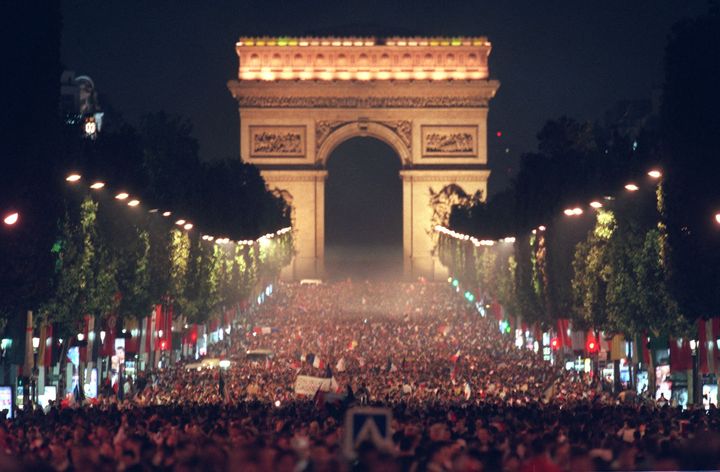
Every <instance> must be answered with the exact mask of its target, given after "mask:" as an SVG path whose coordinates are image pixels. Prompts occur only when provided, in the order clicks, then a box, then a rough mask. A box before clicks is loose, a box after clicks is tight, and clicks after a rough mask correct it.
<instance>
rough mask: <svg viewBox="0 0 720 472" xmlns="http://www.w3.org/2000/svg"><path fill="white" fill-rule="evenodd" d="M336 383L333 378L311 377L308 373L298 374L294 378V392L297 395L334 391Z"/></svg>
mask: <svg viewBox="0 0 720 472" xmlns="http://www.w3.org/2000/svg"><path fill="white" fill-rule="evenodd" d="M337 386H338V383H337V382H336V381H335V379H334V378H332V377H331V378H329V379H328V378H324V377H312V376H310V375H298V376H297V378H296V379H295V393H297V394H299V395H311V396H312V395H315V394H316V393H317V392H318V391H320V392H334V391H335V390H337Z"/></svg>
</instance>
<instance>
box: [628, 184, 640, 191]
mask: <svg viewBox="0 0 720 472" xmlns="http://www.w3.org/2000/svg"><path fill="white" fill-rule="evenodd" d="M625 190H628V191H630V192H637V191H638V190H640V187H638V186H637V185H635V184H634V183H632V182H631V183H629V184H627V185H626V186H625Z"/></svg>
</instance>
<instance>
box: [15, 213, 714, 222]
mask: <svg viewBox="0 0 720 472" xmlns="http://www.w3.org/2000/svg"><path fill="white" fill-rule="evenodd" d="M16 215H17V213H16ZM16 219H17V218H16ZM715 221H716V222H717V223H718V224H720V213H715Z"/></svg>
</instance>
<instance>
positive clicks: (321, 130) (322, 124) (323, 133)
mask: <svg viewBox="0 0 720 472" xmlns="http://www.w3.org/2000/svg"><path fill="white" fill-rule="evenodd" d="M348 123H352V121H338V120H335V121H324V120H323V121H316V122H315V148H316V149H320V146H322V144H323V143H324V142H325V140H326V139H327V138H328V136H330V134H332V132H333V131H335V130H336V129H338V128H340V127H342V126H345V125H346V124H348Z"/></svg>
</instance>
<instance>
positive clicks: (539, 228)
mask: <svg viewBox="0 0 720 472" xmlns="http://www.w3.org/2000/svg"><path fill="white" fill-rule="evenodd" d="M546 229H547V228H545V226H543V225H540V226H538V231H545V230H546Z"/></svg>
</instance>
